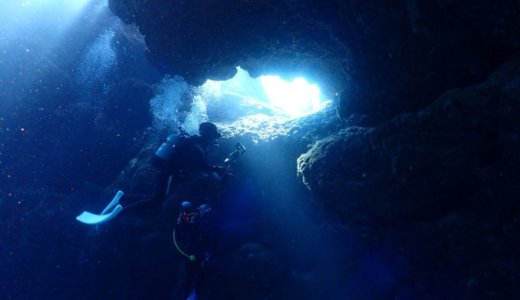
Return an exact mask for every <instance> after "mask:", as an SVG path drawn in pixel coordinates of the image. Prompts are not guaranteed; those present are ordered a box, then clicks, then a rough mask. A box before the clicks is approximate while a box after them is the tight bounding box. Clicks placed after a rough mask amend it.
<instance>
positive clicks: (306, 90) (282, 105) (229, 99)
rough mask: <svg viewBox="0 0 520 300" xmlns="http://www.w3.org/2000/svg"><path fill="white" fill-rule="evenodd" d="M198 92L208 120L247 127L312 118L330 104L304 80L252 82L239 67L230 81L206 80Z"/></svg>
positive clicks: (273, 78)
mask: <svg viewBox="0 0 520 300" xmlns="http://www.w3.org/2000/svg"><path fill="white" fill-rule="evenodd" d="M198 91H199V95H200V96H201V97H203V98H204V101H205V103H206V106H207V115H208V119H209V120H213V121H217V122H222V123H227V124H229V123H233V122H237V121H239V122H242V123H244V124H250V123H251V122H252V121H253V120H255V121H254V122H257V121H258V119H262V120H264V121H265V122H268V123H271V124H272V123H276V122H282V123H283V122H287V121H291V120H295V119H298V118H302V117H305V116H309V115H312V114H315V113H317V112H319V111H321V110H322V109H324V108H325V107H327V106H328V105H329V103H330V100H327V99H326V97H325V95H324V94H323V93H321V91H320V88H319V87H318V85H316V84H312V83H309V82H308V81H307V80H306V79H305V78H304V77H295V78H292V79H291V80H285V79H282V78H281V77H280V76H277V75H262V76H259V77H257V78H252V77H250V76H249V74H248V72H247V71H245V70H243V69H242V68H240V67H237V72H236V75H235V76H234V77H233V78H231V79H229V80H226V81H214V80H207V81H206V82H205V83H204V84H203V85H202V86H201V87H199V88H198Z"/></svg>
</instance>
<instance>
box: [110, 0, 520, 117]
mask: <svg viewBox="0 0 520 300" xmlns="http://www.w3.org/2000/svg"><path fill="white" fill-rule="evenodd" d="M110 7H111V9H112V10H113V11H114V12H115V13H116V14H117V15H118V16H119V17H121V18H122V19H123V20H124V21H125V22H127V23H135V24H136V25H137V26H138V27H139V30H140V31H141V32H142V33H143V35H145V36H146V43H147V46H148V57H149V59H150V60H151V61H152V62H153V63H154V64H155V65H156V66H157V67H158V68H160V69H161V70H162V71H163V72H166V73H173V74H178V75H181V76H183V77H184V78H185V79H186V80H187V81H188V82H189V83H191V84H194V85H200V84H202V83H203V82H204V81H205V80H206V79H208V78H209V79H215V80H224V79H229V78H231V77H232V76H233V75H234V74H235V72H236V71H235V67H236V66H241V67H242V68H243V69H245V70H247V71H248V72H249V73H250V75H252V76H254V77H256V76H259V75H261V74H280V75H282V76H284V77H294V76H301V75H304V76H305V77H307V78H308V79H309V80H310V81H312V82H316V83H318V84H319V85H320V86H321V87H322V89H323V90H324V91H325V92H326V93H327V94H328V95H329V96H334V95H340V94H341V98H340V100H339V103H338V104H339V106H338V107H339V113H340V116H342V117H344V118H347V117H348V116H349V115H350V114H351V113H353V112H355V113H365V114H369V115H371V116H372V118H373V120H381V119H385V118H388V117H391V116H393V115H395V114H396V113H402V112H405V111H414V110H417V109H420V108H422V107H424V105H426V104H429V103H431V102H432V101H433V100H434V99H435V98H437V97H438V96H439V95H440V94H441V93H443V92H444V91H446V90H447V89H451V88H455V87H460V86H464V85H469V84H474V83H476V82H479V81H481V80H483V79H484V78H485V76H487V75H488V73H489V72H491V71H492V70H493V69H494V68H496V67H497V66H498V65H499V64H500V63H502V62H503V61H504V60H505V59H507V58H508V57H510V56H511V55H512V54H513V53H514V52H515V51H518V49H519V47H520V41H519V38H518V37H519V36H520V26H517V25H518V17H519V7H518V3H517V2H516V1H513V0H508V1H502V2H500V3H492V2H489V1H470V0H462V1H434V2H419V1H415V0H409V1H401V2H399V3H389V2H387V1H382V0H372V1H357V0H351V1H314V0H306V1H238V0H237V1H224V2H223V1H207V0H199V1H167V2H164V1H158V0H156V1H130V2H129V1H121V0H111V1H110Z"/></svg>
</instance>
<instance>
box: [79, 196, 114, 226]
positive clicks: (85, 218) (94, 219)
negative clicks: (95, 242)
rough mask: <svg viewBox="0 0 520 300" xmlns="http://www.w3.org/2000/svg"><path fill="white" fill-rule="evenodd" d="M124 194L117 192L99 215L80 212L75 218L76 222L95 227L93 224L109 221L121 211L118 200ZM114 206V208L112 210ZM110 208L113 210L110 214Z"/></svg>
mask: <svg viewBox="0 0 520 300" xmlns="http://www.w3.org/2000/svg"><path fill="white" fill-rule="evenodd" d="M123 195H124V193H123V191H118V192H117V193H116V195H115V196H114V198H113V199H112V201H110V203H108V205H107V207H105V209H103V211H102V212H101V214H99V215H98V214H94V213H91V212H88V211H84V212H82V213H81V214H80V215H79V216H77V217H76V220H78V221H80V222H81V223H84V224H88V225H95V224H101V223H104V222H107V221H110V220H111V219H113V218H115V217H116V216H117V215H118V214H119V213H120V212H121V211H122V210H123V206H122V205H121V204H119V200H120V199H121V197H123ZM114 206H115V208H114ZM112 208H114V209H113V210H112V211H111V212H110V213H108V211H110V210H111V209H112Z"/></svg>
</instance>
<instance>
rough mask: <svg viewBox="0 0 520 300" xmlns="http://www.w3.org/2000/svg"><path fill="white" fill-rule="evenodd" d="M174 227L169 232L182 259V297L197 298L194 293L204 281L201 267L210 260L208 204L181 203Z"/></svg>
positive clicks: (209, 208)
mask: <svg viewBox="0 0 520 300" xmlns="http://www.w3.org/2000/svg"><path fill="white" fill-rule="evenodd" d="M181 208H182V209H181V211H180V213H179V216H178V218H177V224H176V226H175V227H174V229H173V233H172V236H173V244H174V246H175V248H176V249H177V251H178V252H179V253H180V254H181V255H182V256H184V258H185V259H184V272H183V273H184V278H182V293H183V298H184V299H188V300H194V299H197V290H198V289H199V288H200V287H201V285H202V282H203V280H204V278H203V275H204V267H205V264H206V262H207V261H208V260H209V258H210V249H211V245H210V244H211V243H210V239H209V232H208V230H209V213H210V212H211V207H210V206H209V205H208V204H201V205H199V206H195V205H193V204H192V203H191V202H190V201H184V202H182V203H181Z"/></svg>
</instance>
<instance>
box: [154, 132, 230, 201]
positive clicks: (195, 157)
mask: <svg viewBox="0 0 520 300" xmlns="http://www.w3.org/2000/svg"><path fill="white" fill-rule="evenodd" d="M220 137H221V134H220V132H219V131H218V129H217V126H216V125H215V124H213V123H211V122H204V123H201V124H200V125H199V135H195V136H186V135H183V136H182V137H181V138H179V139H177V140H176V142H177V143H173V142H171V143H170V144H168V143H165V144H163V145H162V146H161V147H160V148H159V149H158V150H157V152H156V153H155V154H154V157H153V158H152V163H153V164H154V165H155V166H156V167H157V168H159V169H160V170H161V176H160V182H159V184H158V186H157V188H156V192H155V196H154V201H153V202H157V201H159V202H162V201H163V200H164V199H165V198H166V197H167V196H168V194H169V193H170V191H171V189H172V186H173V185H176V183H178V182H180V181H203V180H204V179H209V178H210V177H211V176H213V175H216V176H217V177H222V176H224V174H225V169H224V168H223V167H221V166H215V165H210V164H209V162H208V158H207V148H208V147H209V146H211V145H218V144H217V140H218V139H219V138H220ZM162 150H164V151H162ZM199 189H200V188H199Z"/></svg>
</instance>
